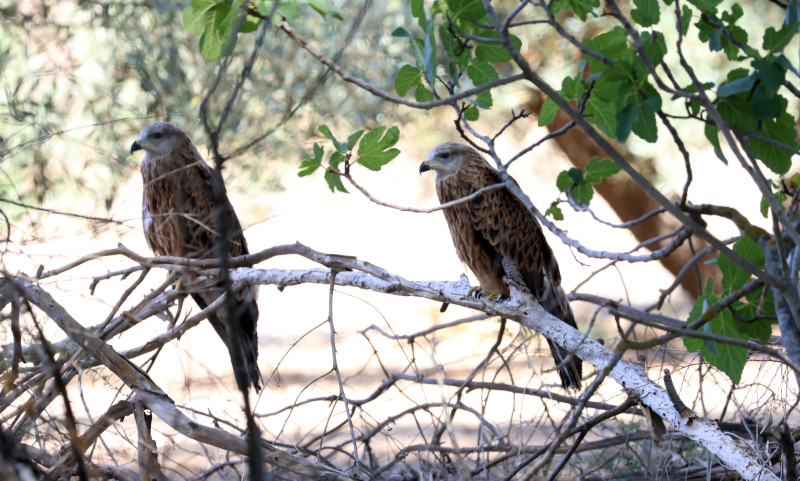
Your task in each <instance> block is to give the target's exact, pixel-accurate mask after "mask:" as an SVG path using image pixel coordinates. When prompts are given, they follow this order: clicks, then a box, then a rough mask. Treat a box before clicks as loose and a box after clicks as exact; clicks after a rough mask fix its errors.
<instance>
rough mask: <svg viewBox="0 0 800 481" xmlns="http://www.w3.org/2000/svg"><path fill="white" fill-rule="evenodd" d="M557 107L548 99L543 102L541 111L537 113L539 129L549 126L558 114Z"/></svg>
mask: <svg viewBox="0 0 800 481" xmlns="http://www.w3.org/2000/svg"><path fill="white" fill-rule="evenodd" d="M558 108H559V107H558V105H556V103H555V102H553V99H551V98H550V97H548V98H546V99H545V100H544V103H543V104H542V110H541V111H540V112H539V127H544V126H545V125H550V124H551V123H552V122H553V119H555V118H556V114H557V113H558Z"/></svg>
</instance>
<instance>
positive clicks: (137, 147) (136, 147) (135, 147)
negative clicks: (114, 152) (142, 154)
mask: <svg viewBox="0 0 800 481" xmlns="http://www.w3.org/2000/svg"><path fill="white" fill-rule="evenodd" d="M143 148H144V147H142V144H140V143H139V141H138V140H135V141H134V142H133V144H131V153H134V152H136V151H137V150H142V149H143Z"/></svg>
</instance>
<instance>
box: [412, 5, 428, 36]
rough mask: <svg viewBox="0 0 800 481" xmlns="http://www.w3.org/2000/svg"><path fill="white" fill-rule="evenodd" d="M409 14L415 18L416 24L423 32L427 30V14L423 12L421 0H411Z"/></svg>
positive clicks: (423, 6)
mask: <svg viewBox="0 0 800 481" xmlns="http://www.w3.org/2000/svg"><path fill="white" fill-rule="evenodd" d="M411 15H412V16H413V17H414V18H416V19H417V24H418V25H419V28H421V29H422V31H423V32H427V31H428V16H427V15H426V14H425V3H424V2H423V0H411Z"/></svg>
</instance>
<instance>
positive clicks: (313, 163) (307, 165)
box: [297, 143, 323, 177]
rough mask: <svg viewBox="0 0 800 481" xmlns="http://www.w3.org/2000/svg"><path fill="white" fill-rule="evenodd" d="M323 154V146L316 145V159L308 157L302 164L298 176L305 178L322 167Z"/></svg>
mask: <svg viewBox="0 0 800 481" xmlns="http://www.w3.org/2000/svg"><path fill="white" fill-rule="evenodd" d="M322 154H323V148H322V146H321V145H319V144H317V143H314V157H306V158H305V159H303V161H302V162H300V171H299V172H298V173H297V176H298V177H305V176H307V175H311V174H312V173H313V172H314V171H315V170H317V169H318V168H319V167H320V166H321V165H322Z"/></svg>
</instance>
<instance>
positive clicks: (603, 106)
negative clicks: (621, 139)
mask: <svg viewBox="0 0 800 481" xmlns="http://www.w3.org/2000/svg"><path fill="white" fill-rule="evenodd" d="M585 112H586V116H587V118H588V120H589V122H591V123H593V124H594V125H596V126H598V127H599V128H600V130H602V131H603V132H604V133H605V134H606V135H608V136H609V137H614V135H615V134H616V129H617V119H616V115H617V109H616V107H615V106H614V105H613V104H612V103H610V102H606V101H603V100H599V99H597V98H595V97H594V96H591V97H590V98H589V100H588V101H587V102H586V110H585Z"/></svg>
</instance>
